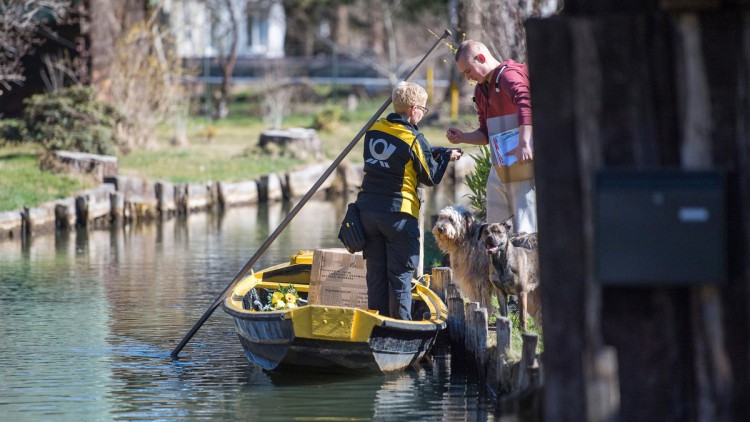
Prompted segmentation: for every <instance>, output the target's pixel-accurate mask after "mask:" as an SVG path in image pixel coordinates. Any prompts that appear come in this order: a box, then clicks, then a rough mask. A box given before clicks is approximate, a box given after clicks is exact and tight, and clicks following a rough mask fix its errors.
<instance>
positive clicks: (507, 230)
mask: <svg viewBox="0 0 750 422" xmlns="http://www.w3.org/2000/svg"><path fill="white" fill-rule="evenodd" d="M512 230H513V220H512V218H508V219H507V220H505V221H503V222H502V223H492V224H483V225H482V228H481V240H482V243H483V244H484V246H485V248H486V250H487V254H488V256H489V260H490V266H489V274H490V276H489V280H490V283H492V285H493V286H494V287H495V289H496V290H497V292H498V301H499V302H500V303H501V313H502V314H503V315H507V300H508V296H510V295H516V296H518V304H519V315H520V318H519V319H520V322H521V330H522V331H526V312H527V308H528V310H529V311H530V312H531V314H532V315H533V316H534V320H535V321H536V322H537V323H540V324H541V318H542V308H541V301H540V297H539V290H538V289H537V287H539V255H538V253H537V248H536V246H537V241H536V239H537V236H536V233H519V234H516V235H514V234H513V233H512ZM520 245H523V246H524V247H521V246H520Z"/></svg>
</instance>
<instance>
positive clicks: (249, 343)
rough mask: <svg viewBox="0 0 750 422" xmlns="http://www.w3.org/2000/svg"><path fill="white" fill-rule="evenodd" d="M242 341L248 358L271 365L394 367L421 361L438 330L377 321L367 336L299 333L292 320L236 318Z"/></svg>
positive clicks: (390, 369) (361, 369) (281, 367)
mask: <svg viewBox="0 0 750 422" xmlns="http://www.w3.org/2000/svg"><path fill="white" fill-rule="evenodd" d="M235 326H236V327H237V334H238V337H239V339H240V343H241V344H242V347H243V349H244V351H245V355H246V356H247V358H248V360H250V362H252V363H255V364H256V365H258V366H260V367H261V368H263V369H265V370H268V371H289V370H296V369H298V368H300V367H306V368H311V369H319V370H324V371H329V370H335V371H356V372H393V371H400V370H403V369H404V368H406V367H408V366H410V365H412V364H414V363H416V362H418V361H419V360H420V359H422V358H423V357H424V356H425V355H426V354H427V353H428V352H429V351H430V349H431V348H432V346H433V345H434V343H435V339H436V337H437V333H438V331H439V328H440V327H439V326H436V327H435V328H436V329H435V330H420V331H412V330H403V329H398V328H388V327H380V326H376V327H373V329H372V332H371V334H370V337H369V338H368V339H367V341H364V342H362V341H355V342H352V341H339V340H333V339H312V338H301V337H295V335H294V327H293V324H292V321H290V320H285V319H283V317H279V318H277V319H276V320H275V321H272V320H263V321H259V320H258V319H253V320H248V319H242V318H235Z"/></svg>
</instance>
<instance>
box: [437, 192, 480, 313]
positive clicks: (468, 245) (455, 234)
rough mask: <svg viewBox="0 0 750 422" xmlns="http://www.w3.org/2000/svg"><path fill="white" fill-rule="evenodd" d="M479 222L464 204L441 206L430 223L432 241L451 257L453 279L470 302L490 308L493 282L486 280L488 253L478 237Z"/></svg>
mask: <svg viewBox="0 0 750 422" xmlns="http://www.w3.org/2000/svg"><path fill="white" fill-rule="evenodd" d="M480 228H481V222H478V221H477V220H476V219H475V218H474V214H472V212H471V211H468V210H466V209H465V208H463V207H460V206H456V207H450V206H449V207H445V208H443V209H442V210H440V213H439V214H438V219H437V221H436V222H435V225H434V226H433V227H432V234H433V235H434V236H435V242H436V243H437V245H438V247H439V248H440V250H441V251H443V253H447V254H448V256H449V257H450V265H451V269H452V270H453V276H454V281H455V283H456V285H457V286H458V289H459V290H460V291H461V293H462V294H463V295H464V296H465V297H466V298H467V299H469V300H470V301H472V302H479V304H480V306H482V307H485V308H487V310H488V311H490V312H492V311H493V307H492V302H491V300H490V299H491V296H492V285H491V284H490V283H489V268H490V267H489V256H488V255H487V251H486V250H485V247H484V245H483V244H482V243H481V241H480V239H479V234H480Z"/></svg>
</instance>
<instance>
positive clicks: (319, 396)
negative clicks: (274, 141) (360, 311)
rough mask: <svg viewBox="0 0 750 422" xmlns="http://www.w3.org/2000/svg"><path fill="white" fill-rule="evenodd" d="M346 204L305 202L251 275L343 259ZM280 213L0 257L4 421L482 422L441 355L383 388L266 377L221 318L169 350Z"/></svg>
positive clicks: (240, 212) (27, 247) (49, 245)
mask: <svg viewBox="0 0 750 422" xmlns="http://www.w3.org/2000/svg"><path fill="white" fill-rule="evenodd" d="M344 205H345V204H342V203H336V202H328V201H311V202H310V203H308V205H307V206H305V208H304V209H303V210H302V211H301V212H300V214H299V215H298V216H297V217H296V218H295V219H294V220H293V221H292V223H291V224H290V225H289V227H288V228H287V229H286V230H285V231H284V232H283V233H282V235H281V236H279V238H278V239H277V240H276V241H275V242H274V244H273V245H271V247H270V248H269V249H268V251H267V252H266V253H265V254H264V255H263V256H262V257H261V259H260V260H259V261H258V263H257V264H256V266H255V269H256V270H257V269H260V268H264V267H267V266H270V265H273V264H277V263H280V262H284V261H286V260H288V259H289V257H290V256H291V255H292V254H294V253H296V252H297V251H298V250H300V249H314V248H329V247H340V244H339V242H338V240H337V239H336V233H337V230H338V224H339V221H340V219H341V218H342V215H343V211H344V208H345V206H344ZM289 209H290V208H289V204H286V205H285V204H281V203H279V204H271V205H268V206H257V207H241V208H233V209H229V210H227V211H226V212H224V213H216V214H208V213H196V214H192V215H189V216H188V217H186V218H178V219H172V220H167V221H163V222H160V223H149V224H133V225H128V226H125V227H118V228H112V229H107V230H81V229H79V230H75V231H70V232H60V233H57V234H55V235H48V236H35V237H32V238H31V239H30V240H29V242H27V243H26V244H21V243H20V242H2V243H0V309H2V311H0V380H2V381H1V382H0V412H1V413H2V414H3V415H4V417H5V418H7V419H9V420H11V419H13V418H21V419H24V418H27V419H32V420H40V419H48V420H74V419H84V420H119V419H137V420H155V419H158V420H184V419H194V418H203V419H210V420H237V419H244V420H270V421H272V420H279V421H281V420H284V421H287V420H294V419H298V420H312V419H316V420H341V419H348V420H389V421H390V420H410V421H413V420H435V419H440V420H487V419H488V417H490V416H488V415H490V414H491V413H490V412H488V410H487V408H486V405H485V403H484V400H483V399H482V398H481V397H480V396H479V394H478V393H477V391H476V388H475V386H474V385H472V383H473V381H472V379H471V376H470V375H469V374H467V371H466V370H465V369H462V368H461V364H460V360H458V359H452V358H451V355H450V353H449V352H448V351H447V350H446V349H445V348H442V349H440V348H439V350H436V355H435V356H434V358H433V360H432V363H431V364H428V365H423V366H422V367H421V368H418V369H410V370H407V371H405V372H401V373H397V374H388V375H367V376H355V377H352V376H341V375H326V374H308V373H301V374H299V373H298V374H268V373H265V372H263V371H262V370H260V369H259V368H257V367H255V366H254V365H252V364H250V363H249V362H248V360H247V359H246V358H245V356H244V353H243V351H242V347H241V346H240V344H239V341H238V338H237V335H236V332H235V330H234V324H233V321H232V319H231V318H230V317H229V316H228V315H226V314H225V313H224V312H222V311H221V310H220V309H219V310H217V311H216V312H215V313H214V314H213V315H212V317H211V318H210V319H209V320H208V321H207V322H206V324H205V325H204V326H203V327H202V328H201V329H200V330H199V331H198V333H197V334H196V335H195V337H193V339H192V340H191V342H190V343H189V344H188V345H187V347H186V348H185V349H184V350H183V351H182V353H181V354H180V358H179V359H178V360H172V359H171V358H170V356H169V354H170V352H171V351H172V349H173V348H174V347H175V346H176V345H177V343H178V342H179V341H180V340H181V339H182V337H183V336H184V335H185V334H186V333H187V331H188V330H189V329H190V327H192V326H193V324H194V323H195V322H196V321H197V319H198V318H199V317H200V315H201V314H202V313H203V312H204V311H205V310H206V308H207V307H208V306H209V305H210V304H211V302H212V301H213V300H214V299H215V297H216V295H218V293H219V292H221V291H222V290H223V289H224V288H225V287H226V285H227V284H228V283H229V282H230V281H231V280H232V278H233V277H234V276H235V275H236V274H237V272H238V271H239V269H241V268H242V266H244V264H245V263H246V262H247V260H248V259H249V258H250V257H251V256H252V255H253V254H254V253H255V252H256V250H257V249H258V247H259V246H260V245H261V243H262V242H263V241H265V240H266V239H267V237H268V235H269V233H270V232H271V231H273V230H274V229H275V228H276V227H277V226H278V224H279V223H280V222H281V220H282V219H283V218H284V216H285V215H286V213H288V212H289Z"/></svg>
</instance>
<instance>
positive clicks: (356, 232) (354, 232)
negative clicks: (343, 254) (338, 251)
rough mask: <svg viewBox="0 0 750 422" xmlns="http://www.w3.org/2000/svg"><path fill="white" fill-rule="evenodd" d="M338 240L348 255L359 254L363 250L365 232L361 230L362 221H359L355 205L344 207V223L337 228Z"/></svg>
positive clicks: (357, 209)
mask: <svg viewBox="0 0 750 422" xmlns="http://www.w3.org/2000/svg"><path fill="white" fill-rule="evenodd" d="M339 240H341V243H343V244H344V247H345V248H346V250H347V251H349V253H355V252H360V251H362V250H364V249H365V243H366V239H365V231H364V230H363V229H362V221H361V220H360V219H359V208H358V207H357V204H356V203H351V204H349V205H348V206H347V207H346V215H344V221H342V222H341V228H339Z"/></svg>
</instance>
